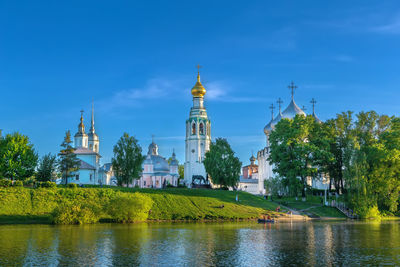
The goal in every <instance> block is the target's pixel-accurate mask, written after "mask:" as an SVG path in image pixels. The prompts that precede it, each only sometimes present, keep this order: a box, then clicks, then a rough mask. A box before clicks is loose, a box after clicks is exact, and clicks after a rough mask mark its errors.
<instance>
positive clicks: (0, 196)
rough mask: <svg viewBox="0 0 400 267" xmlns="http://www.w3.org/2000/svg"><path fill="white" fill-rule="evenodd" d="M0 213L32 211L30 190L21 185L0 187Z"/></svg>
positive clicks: (17, 213) (11, 213) (18, 213)
mask: <svg viewBox="0 0 400 267" xmlns="http://www.w3.org/2000/svg"><path fill="white" fill-rule="evenodd" d="M0 200H1V201H0V215H27V214H31V213H32V202H31V194H30V190H29V189H27V188H23V187H10V188H0Z"/></svg>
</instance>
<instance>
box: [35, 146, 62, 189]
mask: <svg viewBox="0 0 400 267" xmlns="http://www.w3.org/2000/svg"><path fill="white" fill-rule="evenodd" d="M57 167H58V166H57V156H56V155H52V154H51V153H49V154H46V155H44V156H43V157H42V158H41V159H40V161H39V166H38V169H37V171H36V180H38V181H41V182H46V181H54V180H55V179H56V178H57V173H56V172H57Z"/></svg>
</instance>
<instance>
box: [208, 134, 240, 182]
mask: <svg viewBox="0 0 400 267" xmlns="http://www.w3.org/2000/svg"><path fill="white" fill-rule="evenodd" d="M203 163H204V167H205V169H206V172H207V173H208V174H209V176H210V178H211V181H212V183H213V184H216V185H221V186H223V187H228V186H231V187H233V188H236V186H237V183H238V182H239V176H240V168H241V166H242V163H241V162H240V160H239V159H238V158H237V157H235V153H234V152H233V150H232V148H231V146H230V145H229V143H228V141H226V139H223V138H217V139H216V140H215V142H212V143H211V145H210V150H209V151H207V153H206V154H205V159H204V161H203Z"/></svg>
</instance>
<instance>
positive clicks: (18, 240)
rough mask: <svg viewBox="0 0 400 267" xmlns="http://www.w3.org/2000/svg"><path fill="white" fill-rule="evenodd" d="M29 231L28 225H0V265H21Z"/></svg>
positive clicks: (25, 251)
mask: <svg viewBox="0 0 400 267" xmlns="http://www.w3.org/2000/svg"><path fill="white" fill-rule="evenodd" d="M15 230H16V231H15ZM31 231H32V230H31V228H30V227H29V226H28V227H24V228H22V227H21V226H1V227H0V266H22V265H23V263H24V260H25V255H26V253H27V248H28V242H27V241H28V240H29V237H30V235H31Z"/></svg>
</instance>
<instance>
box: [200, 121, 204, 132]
mask: <svg viewBox="0 0 400 267" xmlns="http://www.w3.org/2000/svg"><path fill="white" fill-rule="evenodd" d="M199 131H200V134H204V124H203V123H200V126H199Z"/></svg>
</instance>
